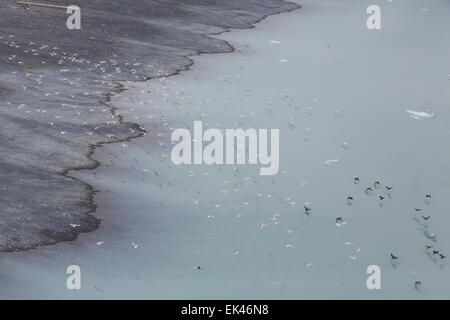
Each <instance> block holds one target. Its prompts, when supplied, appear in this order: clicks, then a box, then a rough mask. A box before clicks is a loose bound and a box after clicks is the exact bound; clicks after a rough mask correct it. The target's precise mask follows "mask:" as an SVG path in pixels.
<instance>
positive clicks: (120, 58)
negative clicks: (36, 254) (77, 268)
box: [0, 0, 298, 251]
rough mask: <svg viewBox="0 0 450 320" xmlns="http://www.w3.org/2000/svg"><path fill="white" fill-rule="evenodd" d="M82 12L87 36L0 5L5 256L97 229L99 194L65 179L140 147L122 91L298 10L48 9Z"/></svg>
mask: <svg viewBox="0 0 450 320" xmlns="http://www.w3.org/2000/svg"><path fill="white" fill-rule="evenodd" d="M45 3H54V4H58V5H78V6H80V8H81V20H82V23H81V30H68V29H67V27H66V19H67V16H68V15H67V14H66V13H65V11H64V10H60V9H48V8H37V7H32V8H31V9H30V10H26V9H24V8H23V7H20V6H17V5H15V1H6V0H0V7H1V11H0V29H1V30H2V31H1V33H0V52H1V53H0V59H1V62H0V65H1V67H0V106H1V108H0V113H1V116H0V136H1V138H2V139H1V141H2V142H1V144H0V203H1V205H2V209H1V210H0V251H15V250H24V249H31V248H35V247H37V246H40V245H48V244H53V243H56V242H59V241H68V240H73V239H75V238H76V237H77V235H78V234H79V233H80V232H89V231H92V230H94V229H96V228H97V227H98V225H99V220H98V219H97V218H95V217H94V216H93V215H92V213H93V212H94V211H95V205H94V203H93V201H92V195H93V192H94V190H93V189H92V188H91V187H90V186H89V185H88V184H86V183H83V182H82V181H79V180H77V179H74V178H73V177H70V176H68V175H67V172H68V171H69V170H73V169H86V168H95V167H96V166H97V165H98V163H97V162H96V161H95V160H93V159H91V157H90V155H91V154H92V152H93V149H94V147H95V146H99V145H101V144H102V143H111V142H116V141H121V140H127V139H130V138H133V137H138V136H140V135H141V134H142V133H143V132H144V130H145V129H144V128H141V127H139V125H138V124H133V123H125V122H123V121H122V119H121V117H120V116H117V115H115V113H114V107H113V106H112V105H110V104H109V103H108V101H109V97H110V96H111V95H114V94H116V93H117V92H120V90H121V89H122V88H121V86H120V85H119V84H118V83H117V82H116V81H118V80H136V81H144V80H146V79H149V78H153V77H158V76H165V75H168V74H173V73H176V72H179V71H180V70H183V69H186V68H188V67H189V65H191V63H192V61H191V60H190V59H189V56H190V55H195V54H199V53H200V54H201V53H217V52H229V51H232V50H233V48H232V47H231V46H230V45H229V44H228V43H227V42H225V41H222V40H218V39H214V38H211V37H208V36H207V35H209V34H217V33H221V32H224V31H226V30H227V29H229V28H251V27H253V24H254V23H256V22H258V21H259V20H261V19H263V18H264V17H266V16H268V15H272V14H276V13H280V12H284V11H290V10H294V9H296V8H298V6H297V5H295V4H292V3H289V2H286V1H279V0H245V1H244V0H226V1H225V0H222V1H202V0H163V1H154V0H147V1H145V2H143V1H137V0H129V1H126V2H120V3H116V2H114V3H112V2H111V3H110V2H109V1H92V0H90V1H79V0H70V1H66V0H63V1H45Z"/></svg>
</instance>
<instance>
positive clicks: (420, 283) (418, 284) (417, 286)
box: [414, 281, 422, 290]
mask: <svg viewBox="0 0 450 320" xmlns="http://www.w3.org/2000/svg"><path fill="white" fill-rule="evenodd" d="M421 285H422V281H415V282H414V288H415V289H416V290H419V288H420V286H421Z"/></svg>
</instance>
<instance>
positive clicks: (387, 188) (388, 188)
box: [385, 186, 394, 191]
mask: <svg viewBox="0 0 450 320" xmlns="http://www.w3.org/2000/svg"><path fill="white" fill-rule="evenodd" d="M385 188H386V190H387V191H389V190H391V189H392V188H394V187H388V186H385Z"/></svg>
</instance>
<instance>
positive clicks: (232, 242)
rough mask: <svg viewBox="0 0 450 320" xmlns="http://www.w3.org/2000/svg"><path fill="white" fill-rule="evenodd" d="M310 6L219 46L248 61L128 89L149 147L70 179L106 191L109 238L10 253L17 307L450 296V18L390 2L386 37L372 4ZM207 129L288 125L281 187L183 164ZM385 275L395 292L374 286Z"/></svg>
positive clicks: (123, 105)
mask: <svg viewBox="0 0 450 320" xmlns="http://www.w3.org/2000/svg"><path fill="white" fill-rule="evenodd" d="M301 4H302V10H298V11H294V12H291V13H287V14H284V15H283V16H275V17H269V18H268V19H267V20H265V21H263V22H262V23H260V24H259V25H258V28H256V29H254V30H240V31H237V32H230V33H227V34H223V35H221V36H219V38H221V39H225V40H227V41H228V42H229V43H230V44H232V45H233V46H234V47H235V48H236V51H235V52H234V53H232V54H218V55H204V56H200V57H196V58H194V61H195V63H194V65H193V66H192V67H191V70H190V71H186V72H182V73H181V74H179V75H176V76H173V77H168V78H161V79H157V80H153V81H149V82H141V83H136V82H124V83H123V85H124V87H125V88H127V89H128V90H126V91H124V92H122V93H121V94H119V95H117V96H116V97H114V98H113V99H112V101H111V104H112V105H114V106H117V107H118V110H120V114H121V115H122V116H123V117H124V119H126V120H127V121H133V122H138V123H139V124H140V125H142V126H144V127H145V128H146V130H147V135H145V136H143V137H141V138H138V139H134V140H131V141H130V142H125V143H119V144H111V145H105V146H103V147H101V148H98V149H96V152H95V156H94V157H95V159H97V160H98V161H100V163H101V165H100V167H98V168H97V169H96V170H94V171H82V172H77V173H71V174H74V175H75V176H76V177H77V178H79V179H81V180H83V181H86V182H88V183H89V184H91V185H93V186H94V187H95V188H96V189H98V190H100V191H99V192H98V193H96V196H95V203H96V204H98V210H97V212H96V215H98V217H100V218H101V219H102V223H101V225H100V227H99V229H98V230H97V231H96V232H94V233H89V234H83V235H81V236H80V237H79V239H78V240H77V241H74V242H71V243H61V244H57V245H55V246H51V247H45V248H39V249H38V250H33V251H30V252H22V253H15V254H5V255H3V257H2V264H1V265H0V268H1V272H2V276H3V279H4V285H3V286H2V288H3V289H0V290H1V291H0V292H1V296H2V297H6V298H8V297H17V296H22V297H29V298H32V297H36V296H39V297H50V298H56V297H58V298H156V299H158V298H160V299H164V298H190V299H192V298H222V299H231V298H235V299H240V298H273V299H277V298H282V299H292V298H304V299H310V298H322V299H323V298H335V299H345V298H357V299H359V298H373V299H389V298H408V299H420V298H425V299H428V298H448V288H449V287H450V282H449V281H450V280H449V279H450V277H449V271H448V266H447V263H446V260H445V259H443V260H441V259H439V258H438V257H436V256H434V255H432V254H430V253H429V252H428V251H427V250H426V249H425V245H426V244H431V245H434V246H435V248H436V249H437V250H439V251H441V252H444V253H447V252H448V251H449V250H450V248H449V247H450V246H449V243H450V239H449V236H448V232H447V226H448V223H449V222H450V221H449V220H450V218H449V216H448V215H447V214H446V208H448V206H449V200H448V197H447V196H446V195H447V194H448V192H449V191H450V190H449V189H450V180H449V178H450V177H449V175H448V172H450V170H449V169H450V168H449V164H448V161H447V159H448V151H447V150H446V148H445V147H444V146H445V145H446V143H447V141H448V135H449V133H450V132H449V125H448V124H449V120H450V113H449V109H448V101H449V98H450V94H449V92H450V91H449V90H448V86H449V81H448V74H449V70H450V65H449V62H448V56H449V52H450V45H449V44H450V41H448V40H449V39H448V37H449V35H448V34H446V33H444V32H442V33H437V32H436V30H437V29H438V30H448V23H449V21H450V19H448V12H449V11H448V10H447V9H448V6H449V4H448V2H446V1H435V2H432V3H430V2H429V1H422V0H414V1H394V2H386V3H383V5H382V6H381V8H382V13H383V29H382V30H380V31H377V32H370V31H368V30H367V28H366V26H365V17H366V15H365V9H366V8H367V6H368V5H369V4H372V3H369V2H366V1H363V2H361V1H348V2H345V3H343V2H342V1H337V0H329V1H322V2H320V3H318V2H317V1H307V0H306V1H302V2H301ZM424 8H426V9H427V10H422V9H424ZM399 17H401V18H399ZM408 110H409V112H408ZM411 111H414V112H415V113H414V112H413V113H411ZM425 114H426V115H430V116H429V117H427V116H425V117H423V115H425ZM194 120H202V121H203V123H204V124H205V125H206V126H207V127H211V128H222V129H224V128H239V127H243V128H246V127H253V128H279V129H280V172H279V173H278V174H277V175H276V176H273V177H271V176H266V177H262V176H259V175H258V173H259V166H237V167H236V168H234V166H206V165H192V166H185V165H182V166H175V165H173V163H172V162H171V160H170V149H171V146H172V145H171V143H170V141H169V140H170V133H171V131H172V130H173V129H174V128H192V125H193V121H194ZM336 160H337V161H336ZM355 177H359V179H360V183H359V184H354V178H355ZM375 181H380V186H379V187H377V185H374V182H375ZM385 186H393V189H392V190H391V191H389V192H388V191H387V189H386V188H385ZM367 187H372V188H373V192H372V193H371V194H366V193H365V190H366V188H367ZM426 194H431V195H432V199H431V201H426V198H425V195H426ZM348 196H352V197H353V198H354V201H353V203H352V205H349V204H348V203H347V197H348ZM379 196H382V197H384V199H383V200H380V198H379ZM305 203H307V206H310V207H311V209H312V210H311V213H310V215H309V216H308V215H306V214H305V212H304V209H303V206H304V204H305ZM414 208H418V209H422V211H420V212H416V211H415V209H414ZM421 215H424V216H428V215H430V216H431V218H430V219H429V220H427V221H423V219H422V218H421ZM337 217H343V219H344V221H345V224H343V223H339V224H336V218H337ZM431 234H434V237H433V236H432V235H431ZM390 253H394V254H395V255H398V256H399V260H398V261H397V262H395V263H392V261H391V259H390ZM69 264H77V265H79V266H80V267H81V270H82V276H83V280H82V290H80V291H69V290H67V289H65V278H66V274H65V273H64V271H65V268H66V267H67V266H68V265H69ZM373 264H375V265H379V266H380V268H381V272H382V278H381V283H382V289H381V290H372V291H370V290H368V289H367V288H366V279H367V277H368V275H367V274H366V268H367V266H369V265H373ZM198 266H201V269H197V267H198ZM418 280H420V281H422V283H423V284H422V286H421V288H420V290H416V289H415V288H414V281H418ZM6 288H7V289H8V290H6Z"/></svg>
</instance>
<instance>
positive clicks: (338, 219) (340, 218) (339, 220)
mask: <svg viewBox="0 0 450 320" xmlns="http://www.w3.org/2000/svg"><path fill="white" fill-rule="evenodd" d="M343 221H344V218H342V217H337V218H336V223H340V222H343Z"/></svg>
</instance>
